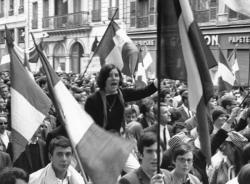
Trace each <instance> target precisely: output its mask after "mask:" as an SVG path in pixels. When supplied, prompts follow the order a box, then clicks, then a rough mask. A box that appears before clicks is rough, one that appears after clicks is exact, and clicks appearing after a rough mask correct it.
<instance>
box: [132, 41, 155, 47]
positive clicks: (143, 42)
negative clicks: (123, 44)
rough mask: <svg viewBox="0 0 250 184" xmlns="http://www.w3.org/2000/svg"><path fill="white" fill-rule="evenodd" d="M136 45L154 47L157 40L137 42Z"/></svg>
mask: <svg viewBox="0 0 250 184" xmlns="http://www.w3.org/2000/svg"><path fill="white" fill-rule="evenodd" d="M134 42H135V44H136V45H146V46H154V45H155V42H156V41H155V40H136V41H134Z"/></svg>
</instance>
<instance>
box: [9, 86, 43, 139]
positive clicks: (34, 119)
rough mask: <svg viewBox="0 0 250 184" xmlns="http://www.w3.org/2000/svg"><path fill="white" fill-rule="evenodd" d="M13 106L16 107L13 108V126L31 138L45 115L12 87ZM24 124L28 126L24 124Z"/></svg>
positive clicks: (24, 135) (27, 137)
mask: <svg viewBox="0 0 250 184" xmlns="http://www.w3.org/2000/svg"><path fill="white" fill-rule="evenodd" d="M11 106H12V107H14V106H15V108H11V118H12V119H11V121H12V123H13V124H12V127H13V128H14V129H15V130H16V131H17V132H19V133H20V134H22V136H23V137H25V138H26V139H27V140H30V139H31V137H32V136H33V134H34V132H35V131H36V130H37V128H38V127H39V125H40V124H41V122H42V121H43V120H44V118H45V115H44V114H43V113H41V112H40V111H38V110H37V109H36V108H34V106H32V105H31V104H30V103H29V102H28V101H27V99H26V98H24V97H23V96H22V95H21V94H20V93H19V92H18V91H16V90H15V89H14V88H11ZM17 107H18V108H17ZM21 122H22V123H21ZM24 124H25V125H27V126H24Z"/></svg>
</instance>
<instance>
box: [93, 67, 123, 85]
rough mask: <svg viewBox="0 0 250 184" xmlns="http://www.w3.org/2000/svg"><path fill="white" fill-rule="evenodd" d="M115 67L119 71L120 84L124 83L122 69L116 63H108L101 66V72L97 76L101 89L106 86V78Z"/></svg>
mask: <svg viewBox="0 0 250 184" xmlns="http://www.w3.org/2000/svg"><path fill="white" fill-rule="evenodd" d="M113 69H117V71H118V73H119V77H120V81H119V86H121V85H122V73H121V71H120V70H119V69H118V68H117V67H116V66H115V65H113V64H107V65H104V66H103V67H102V68H101V70H100V73H99V75H98V77H97V85H98V87H99V88H100V89H101V90H103V89H104V88H105V84H106V80H107V78H108V77H109V73H110V71H111V70H113Z"/></svg>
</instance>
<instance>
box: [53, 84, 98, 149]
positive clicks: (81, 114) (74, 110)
mask: <svg viewBox="0 0 250 184" xmlns="http://www.w3.org/2000/svg"><path fill="white" fill-rule="evenodd" d="M54 91H55V96H56V98H57V101H58V102H59V103H60V106H61V108H62V111H63V113H64V117H65V121H66V129H67V130H68V134H69V137H70V139H71V140H72V143H73V146H76V145H77V144H78V143H79V141H80V140H81V139H82V137H83V135H84V134H85V133H86V132H87V130H88V129H89V127H90V126H91V125H92V124H93V123H94V121H93V119H92V118H91V117H90V116H89V115H88V114H87V113H86V112H85V111H83V110H82V108H81V106H80V105H79V104H78V103H77V101H76V100H75V99H74V97H73V96H72V95H71V93H69V91H68V89H67V88H66V87H65V86H64V84H63V83H62V82H61V81H59V82H58V83H57V84H56V85H55V86H54ZM60 99H64V100H60Z"/></svg>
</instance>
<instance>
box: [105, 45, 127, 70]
mask: <svg viewBox="0 0 250 184" xmlns="http://www.w3.org/2000/svg"><path fill="white" fill-rule="evenodd" d="M105 62H106V64H114V65H116V66H117V67H118V68H119V69H120V70H122V68H123V66H124V64H123V60H122V55H121V51H119V49H118V48H117V47H114V48H113V49H112V51H111V52H110V53H109V55H108V56H107V57H106V58H105Z"/></svg>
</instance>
